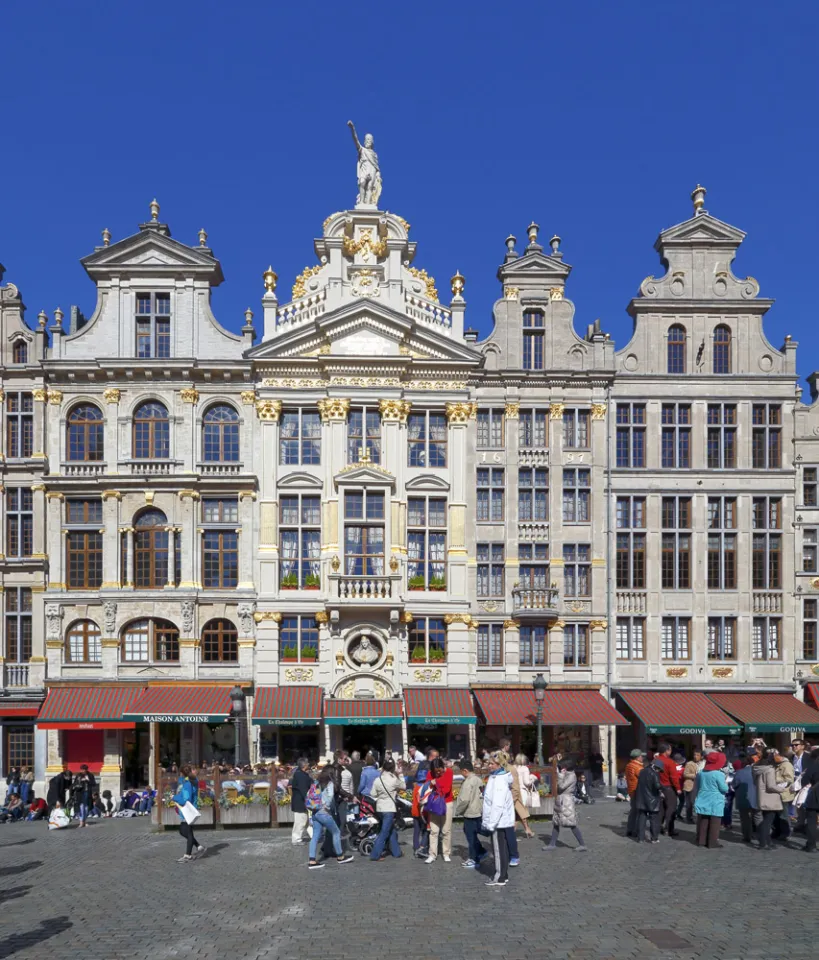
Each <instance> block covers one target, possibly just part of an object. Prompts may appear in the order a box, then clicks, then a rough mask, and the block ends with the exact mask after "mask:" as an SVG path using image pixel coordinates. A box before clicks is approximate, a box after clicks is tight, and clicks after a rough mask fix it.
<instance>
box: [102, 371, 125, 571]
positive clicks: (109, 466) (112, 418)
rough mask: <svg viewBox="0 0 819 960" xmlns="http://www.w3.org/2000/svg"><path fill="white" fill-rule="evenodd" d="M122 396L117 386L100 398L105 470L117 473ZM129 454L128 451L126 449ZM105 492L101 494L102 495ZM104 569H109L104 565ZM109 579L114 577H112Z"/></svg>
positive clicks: (105, 391)
mask: <svg viewBox="0 0 819 960" xmlns="http://www.w3.org/2000/svg"><path fill="white" fill-rule="evenodd" d="M121 397H122V393H121V391H120V390H119V389H118V388H117V387H109V388H108V389H107V390H104V391H103V394H102V399H103V400H104V401H105V402H106V404H107V405H108V409H107V411H106V417H105V463H106V468H105V472H106V473H108V474H113V473H117V462H118V460H119V402H120V399H121ZM128 456H130V451H128ZM104 496H105V494H103V497H104ZM106 569H110V568H109V567H106ZM111 579H114V578H113V577H112V578H111Z"/></svg>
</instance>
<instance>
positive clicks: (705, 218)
mask: <svg viewBox="0 0 819 960" xmlns="http://www.w3.org/2000/svg"><path fill="white" fill-rule="evenodd" d="M744 239H745V234H744V233H743V231H742V230H739V229H738V228H737V227H732V226H731V224H730V223H723V221H722V220H717V218H716V217H712V216H711V214H710V213H701V214H699V215H698V216H696V217H691V219H690V220H685V221H684V222H683V223H678V224H677V225H676V226H673V227H669V228H668V229H667V230H663V232H662V233H661V234H660V236H659V239H658V240H657V245H658V246H659V245H660V244H663V245H668V244H672V243H730V244H733V245H737V246H738V245H739V244H740V243H742V241H743V240H744Z"/></svg>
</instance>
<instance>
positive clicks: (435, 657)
mask: <svg viewBox="0 0 819 960" xmlns="http://www.w3.org/2000/svg"><path fill="white" fill-rule="evenodd" d="M445 660H446V653H445V651H443V650H440V649H439V648H438V647H433V648H432V649H431V650H430V651H429V662H430V663H443V662H444V661H445Z"/></svg>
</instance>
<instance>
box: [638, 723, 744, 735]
mask: <svg viewBox="0 0 819 960" xmlns="http://www.w3.org/2000/svg"><path fill="white" fill-rule="evenodd" d="M646 730H647V731H648V733H650V734H663V733H677V734H680V735H685V734H693V735H694V736H702V737H705V736H707V735H708V734H715V733H720V734H727V735H728V736H729V737H736V736H738V735H739V734H740V733H742V727H652V726H647V727H646ZM748 730H749V732H753V728H752V727H748Z"/></svg>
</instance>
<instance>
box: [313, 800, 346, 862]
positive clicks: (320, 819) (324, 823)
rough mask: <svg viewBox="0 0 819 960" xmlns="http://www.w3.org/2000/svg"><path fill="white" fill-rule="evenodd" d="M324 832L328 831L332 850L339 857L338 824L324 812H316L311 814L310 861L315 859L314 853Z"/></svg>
mask: <svg viewBox="0 0 819 960" xmlns="http://www.w3.org/2000/svg"><path fill="white" fill-rule="evenodd" d="M325 830H329V831H330V836H331V837H332V838H333V849H334V850H335V852H336V856H337V857H340V856H341V831H340V830H339V829H338V824H337V823H336V822H335V820H333V818H332V817H331V816H330V814H329V813H327V811H326V810H318V811H317V812H316V813H314V814H313V836H312V837H310V859H311V860H315V859H316V851H317V850H318V847H319V844H320V843H321V841H322V840H323V839H324V831H325Z"/></svg>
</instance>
